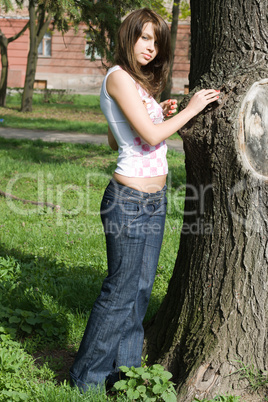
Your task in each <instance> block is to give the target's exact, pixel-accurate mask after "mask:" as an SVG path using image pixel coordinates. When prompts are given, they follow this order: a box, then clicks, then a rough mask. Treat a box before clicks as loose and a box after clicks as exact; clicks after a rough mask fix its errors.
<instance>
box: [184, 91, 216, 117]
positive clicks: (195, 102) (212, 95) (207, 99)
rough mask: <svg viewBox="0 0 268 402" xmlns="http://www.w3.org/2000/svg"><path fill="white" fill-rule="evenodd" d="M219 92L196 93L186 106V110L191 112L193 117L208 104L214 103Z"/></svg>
mask: <svg viewBox="0 0 268 402" xmlns="http://www.w3.org/2000/svg"><path fill="white" fill-rule="evenodd" d="M219 93H220V91H219V90H215V89H201V91H198V92H196V93H195V94H194V95H193V97H192V98H191V100H190V102H189V103H188V105H187V106H186V109H188V110H189V111H191V113H192V114H193V115H194V116H195V115H197V114H198V113H200V112H201V111H202V110H203V109H204V108H205V107H206V106H207V105H208V104H209V103H212V102H215V101H216V100H218V99H219Z"/></svg>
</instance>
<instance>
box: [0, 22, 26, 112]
mask: <svg viewBox="0 0 268 402" xmlns="http://www.w3.org/2000/svg"><path fill="white" fill-rule="evenodd" d="M28 25H29V23H28V22H27V23H26V24H25V25H24V27H23V28H22V29H21V30H20V32H18V33H17V34H15V35H13V36H11V37H9V38H7V37H6V36H5V34H4V33H3V32H2V31H1V29H0V48H1V65H2V70H1V79H0V106H2V107H4V106H5V105H6V92H7V79H8V54H7V48H8V45H9V43H11V42H14V41H15V40H16V39H18V38H19V37H20V36H21V35H22V34H23V33H24V32H25V31H26V29H27V28H28Z"/></svg>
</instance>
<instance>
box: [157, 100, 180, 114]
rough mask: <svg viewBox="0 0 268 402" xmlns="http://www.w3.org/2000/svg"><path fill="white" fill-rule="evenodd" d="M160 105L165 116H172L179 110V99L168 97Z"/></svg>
mask: <svg viewBox="0 0 268 402" xmlns="http://www.w3.org/2000/svg"><path fill="white" fill-rule="evenodd" d="M160 106H161V107H162V109H163V114H164V117H171V116H172V115H173V114H174V113H176V112H177V107H178V103H177V99H168V100H166V101H164V102H161V103H160Z"/></svg>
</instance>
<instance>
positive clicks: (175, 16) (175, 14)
mask: <svg viewBox="0 0 268 402" xmlns="http://www.w3.org/2000/svg"><path fill="white" fill-rule="evenodd" d="M179 13H180V0H178V1H176V2H174V3H173V8H172V23H171V29H170V33H171V53H172V61H171V65H170V71H169V76H168V81H167V85H166V87H165V89H164V91H163V92H162V94H161V101H165V100H166V99H169V98H170V96H171V89H172V70H173V63H174V57H175V49H176V41H177V32H178V21H179Z"/></svg>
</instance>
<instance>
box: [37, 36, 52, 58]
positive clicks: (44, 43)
mask: <svg viewBox="0 0 268 402" xmlns="http://www.w3.org/2000/svg"><path fill="white" fill-rule="evenodd" d="M51 38H52V37H51V33H50V32H47V33H45V35H44V37H43V39H42V40H41V42H40V44H39V46H38V56H46V57H50V56H51Z"/></svg>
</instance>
